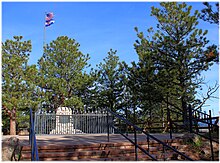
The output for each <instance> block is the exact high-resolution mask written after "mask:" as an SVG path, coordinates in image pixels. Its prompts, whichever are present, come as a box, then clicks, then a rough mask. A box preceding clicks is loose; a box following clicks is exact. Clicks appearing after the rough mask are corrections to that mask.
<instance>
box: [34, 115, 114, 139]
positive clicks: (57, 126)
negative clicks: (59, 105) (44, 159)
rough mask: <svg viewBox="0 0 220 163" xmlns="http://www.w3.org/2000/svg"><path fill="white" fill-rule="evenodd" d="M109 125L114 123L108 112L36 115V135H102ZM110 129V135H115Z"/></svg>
mask: <svg viewBox="0 0 220 163" xmlns="http://www.w3.org/2000/svg"><path fill="white" fill-rule="evenodd" d="M107 118H109V120H108V123H112V116H110V115H109V116H108V115H107V112H103V111H95V112H74V111H72V112H71V113H63V114H60V113H56V112H55V111H54V112H51V111H40V112H36V113H35V131H36V134H56V135H71V134H101V133H107V132H108V124H107ZM113 132H114V131H113V129H112V128H110V133H113Z"/></svg>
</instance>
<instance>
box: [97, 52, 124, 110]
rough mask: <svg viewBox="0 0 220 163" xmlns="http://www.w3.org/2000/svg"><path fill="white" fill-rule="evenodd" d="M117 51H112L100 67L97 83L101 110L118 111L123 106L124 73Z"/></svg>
mask: <svg viewBox="0 0 220 163" xmlns="http://www.w3.org/2000/svg"><path fill="white" fill-rule="evenodd" d="M116 52H117V51H113V50H112V49H111V50H110V52H108V56H107V57H106V58H105V59H104V63H100V64H99V65H98V70H97V75H98V79H97V82H96V92H97V96H98V98H97V100H98V105H99V107H100V108H102V107H108V108H110V109H111V110H112V111H118V110H119V109H121V108H122V106H123V100H122V96H123V90H124V89H125V88H124V85H123V82H122V80H123V77H124V74H123V71H122V70H121V68H120V62H119V57H118V56H116Z"/></svg>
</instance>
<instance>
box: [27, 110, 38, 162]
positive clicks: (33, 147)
mask: <svg viewBox="0 0 220 163" xmlns="http://www.w3.org/2000/svg"><path fill="white" fill-rule="evenodd" d="M29 143H30V144H31V161H39V156H38V148H37V141H36V135H35V130H34V118H33V113H32V109H30V134H29Z"/></svg>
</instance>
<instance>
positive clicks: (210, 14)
mask: <svg viewBox="0 0 220 163" xmlns="http://www.w3.org/2000/svg"><path fill="white" fill-rule="evenodd" d="M203 4H204V5H205V7H206V8H204V9H202V11H201V12H202V14H201V16H200V18H201V19H202V20H204V21H206V22H209V23H211V24H215V25H218V26H219V2H217V3H215V6H216V10H213V6H211V5H210V4H209V3H208V2H203ZM217 49H218V47H217V45H214V44H213V45H211V46H209V47H207V50H206V57H207V61H208V62H211V61H214V62H216V63H218V62H219V52H218V50H217Z"/></svg>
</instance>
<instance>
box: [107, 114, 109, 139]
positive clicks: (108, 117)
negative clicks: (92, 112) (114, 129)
mask: <svg viewBox="0 0 220 163" xmlns="http://www.w3.org/2000/svg"><path fill="white" fill-rule="evenodd" d="M107 133H108V142H109V113H108V111H107Z"/></svg>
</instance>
